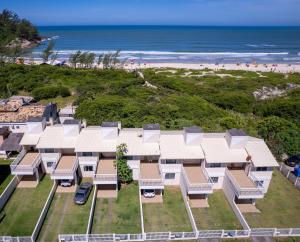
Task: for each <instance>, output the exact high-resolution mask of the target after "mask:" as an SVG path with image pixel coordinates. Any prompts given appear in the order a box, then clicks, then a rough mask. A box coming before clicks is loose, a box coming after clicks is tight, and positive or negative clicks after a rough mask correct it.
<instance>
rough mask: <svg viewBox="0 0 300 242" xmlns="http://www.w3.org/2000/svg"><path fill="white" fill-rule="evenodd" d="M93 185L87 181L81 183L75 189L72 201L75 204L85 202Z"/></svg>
mask: <svg viewBox="0 0 300 242" xmlns="http://www.w3.org/2000/svg"><path fill="white" fill-rule="evenodd" d="M92 187H93V185H92V184H91V183H89V182H84V183H81V184H80V186H79V188H78V189H77V191H76V193H75V197H74V202H75V203H76V204H79V205H82V204H85V203H86V201H87V200H88V198H89V195H90V193H91V190H92Z"/></svg>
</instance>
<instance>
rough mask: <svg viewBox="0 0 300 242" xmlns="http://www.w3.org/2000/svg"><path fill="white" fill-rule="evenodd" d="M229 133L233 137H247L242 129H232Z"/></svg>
mask: <svg viewBox="0 0 300 242" xmlns="http://www.w3.org/2000/svg"><path fill="white" fill-rule="evenodd" d="M228 132H229V134H230V135H231V136H247V134H246V133H245V132H244V131H243V130H241V129H230V130H228Z"/></svg>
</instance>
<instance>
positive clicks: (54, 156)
mask: <svg viewBox="0 0 300 242" xmlns="http://www.w3.org/2000/svg"><path fill="white" fill-rule="evenodd" d="M40 154H41V156H42V159H43V160H45V161H51V162H54V163H57V162H58V160H59V159H60V157H61V153H57V152H56V153H40Z"/></svg>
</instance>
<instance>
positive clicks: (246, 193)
mask: <svg viewBox="0 0 300 242" xmlns="http://www.w3.org/2000/svg"><path fill="white" fill-rule="evenodd" d="M225 174H226V176H227V177H228V178H229V180H230V181H231V183H232V185H233V189H234V192H235V194H236V195H237V196H238V197H251V196H254V197H256V196H263V194H264V193H263V190H264V189H263V188H262V187H258V186H257V185H256V187H254V188H248V187H247V188H245V187H241V186H240V184H239V183H238V181H237V180H236V178H235V177H234V176H233V175H232V174H231V173H230V171H229V170H228V169H227V168H226V170H225ZM249 179H250V178H249ZM253 184H254V185H255V183H253Z"/></svg>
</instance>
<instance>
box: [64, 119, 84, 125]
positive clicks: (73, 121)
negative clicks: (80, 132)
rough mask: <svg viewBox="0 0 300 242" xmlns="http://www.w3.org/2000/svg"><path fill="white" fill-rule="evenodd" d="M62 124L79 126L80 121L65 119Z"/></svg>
mask: <svg viewBox="0 0 300 242" xmlns="http://www.w3.org/2000/svg"><path fill="white" fill-rule="evenodd" d="M64 124H66V125H72V124H80V120H78V119H66V120H65V121H64Z"/></svg>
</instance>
